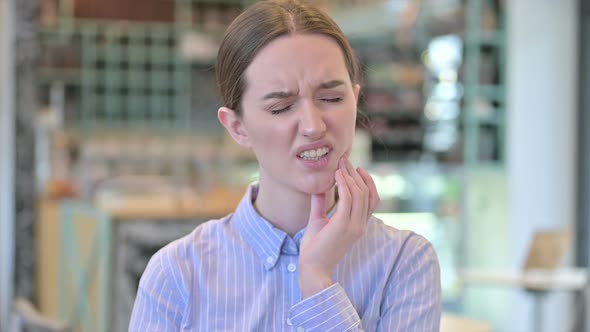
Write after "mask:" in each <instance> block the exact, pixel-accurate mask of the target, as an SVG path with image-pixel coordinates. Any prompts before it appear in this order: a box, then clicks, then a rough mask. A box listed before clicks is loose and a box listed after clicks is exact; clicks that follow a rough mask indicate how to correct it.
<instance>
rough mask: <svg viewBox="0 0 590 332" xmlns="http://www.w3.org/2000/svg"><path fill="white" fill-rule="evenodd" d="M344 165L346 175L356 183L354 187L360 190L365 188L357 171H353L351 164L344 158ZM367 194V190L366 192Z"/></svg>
mask: <svg viewBox="0 0 590 332" xmlns="http://www.w3.org/2000/svg"><path fill="white" fill-rule="evenodd" d="M344 165H345V167H346V170H347V171H348V174H349V175H350V176H351V177H352V178H353V179H354V182H355V183H356V185H357V186H358V187H359V188H361V190H363V189H365V188H367V189H368V187H367V186H366V184H365V181H364V180H363V178H361V176H360V175H359V174H358V173H357V171H356V170H355V169H354V166H352V163H351V162H350V159H348V158H346V159H345V160H344ZM367 193H368V190H367Z"/></svg>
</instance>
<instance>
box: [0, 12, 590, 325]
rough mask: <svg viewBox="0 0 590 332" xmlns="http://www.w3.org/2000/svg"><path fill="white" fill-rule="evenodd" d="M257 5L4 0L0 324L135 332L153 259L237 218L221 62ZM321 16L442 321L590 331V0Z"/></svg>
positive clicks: (390, 213)
mask: <svg viewBox="0 0 590 332" xmlns="http://www.w3.org/2000/svg"><path fill="white" fill-rule="evenodd" d="M253 2H254V1H253V0H249V1H248V0H242V1H239V0H141V1H140V0H116V1H115V0H101V1H99V0H0V331H20V330H23V329H22V327H23V326H27V324H30V325H35V326H37V325H39V326H41V325H44V326H46V327H47V326H49V327H51V328H53V330H50V331H65V329H67V328H71V330H72V331H126V330H127V324H128V321H129V317H130V313H131V309H132V305H133V301H134V298H135V291H136V288H137V285H138V281H139V278H140V276H141V274H142V272H143V270H144V268H145V266H146V264H147V262H148V260H149V258H150V257H151V255H153V254H154V253H155V252H156V251H157V250H158V249H159V248H161V247H162V246H163V245H165V244H166V243H168V242H170V241H172V240H174V239H176V238H178V237H181V236H183V235H184V234H187V233H189V232H190V231H191V230H192V229H193V228H194V227H196V226H197V225H198V224H200V223H202V222H204V221H206V220H209V219H212V218H219V217H222V216H225V215H226V214H228V213H230V212H231V211H233V209H234V208H235V206H236V205H237V203H238V201H239V199H240V198H241V196H242V194H243V193H244V190H245V188H246V186H247V185H248V184H249V183H251V182H252V181H254V180H255V179H256V176H257V167H256V163H255V159H254V156H253V155H252V154H251V153H250V152H249V151H246V150H243V149H241V148H239V147H238V146H237V145H236V144H235V143H233V141H231V139H229V137H228V136H227V135H226V134H225V132H224V130H223V128H222V126H221V125H220V124H219V123H218V122H217V119H216V111H217V108H218V107H219V106H220V104H219V99H218V97H217V93H216V90H215V81H214V62H215V60H214V58H215V55H216V51H217V47H218V44H219V41H220V38H221V36H222V34H223V31H224V29H225V28H226V27H227V25H228V24H229V23H230V22H231V21H232V19H233V18H235V17H236V16H237V15H239V13H240V12H241V11H242V10H243V9H244V8H245V7H246V6H248V5H249V4H251V3H253ZM313 3H315V4H317V5H318V6H321V7H323V8H325V9H326V10H327V11H328V13H330V14H331V15H332V16H333V17H334V18H335V20H336V21H337V22H338V23H339V25H340V26H341V27H342V29H343V31H344V32H345V34H346V35H347V36H348V37H349V39H350V40H351V42H352V44H353V46H354V48H355V50H356V52H357V54H358V56H359V58H360V60H361V62H362V64H363V72H364V77H363V84H362V87H363V88H362V95H361V101H360V105H359V109H360V110H361V111H362V116H359V120H358V129H357V135H356V139H355V146H354V148H353V153H352V158H353V160H354V163H355V164H357V165H362V166H364V167H366V168H367V169H368V170H369V171H370V173H371V174H372V175H373V177H374V178H375V180H376V183H377V187H378V190H379V192H380V195H381V198H382V202H381V205H380V206H379V208H378V211H377V215H378V217H380V218H382V219H383V220H384V221H385V222H386V223H388V224H390V225H392V226H395V227H398V228H402V229H411V230H414V231H415V232H417V233H419V234H422V235H424V236H425V237H427V238H428V239H429V240H430V241H431V242H432V243H433V245H434V247H435V248H436V251H437V254H438V257H439V260H440V264H441V273H442V287H443V309H444V312H445V315H444V316H445V318H444V322H443V328H444V329H446V331H453V332H461V331H473V332H477V331H479V332H483V331H506V332H528V331H533V332H539V331H548V332H549V331H551V332H554V331H590V319H589V317H590V316H589V315H588V314H587V312H588V309H587V308H588V306H587V305H586V302H587V301H586V290H587V289H588V272H587V271H588V270H587V268H588V266H589V263H590V207H589V204H588V202H589V199H590V196H589V194H590V144H589V143H590V91H589V89H590V53H589V50H590V5H589V1H586V0H562V1H548V0H543V1H535V0H513V1H509V0H321V1H319V0H316V1H313ZM269 310H272V308H269ZM455 324H458V325H455ZM18 326H21V328H19V327H18Z"/></svg>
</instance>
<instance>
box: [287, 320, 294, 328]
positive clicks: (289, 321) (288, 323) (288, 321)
mask: <svg viewBox="0 0 590 332" xmlns="http://www.w3.org/2000/svg"><path fill="white" fill-rule="evenodd" d="M287 325H289V326H292V325H293V323H291V319H290V318H287Z"/></svg>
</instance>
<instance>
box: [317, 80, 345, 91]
mask: <svg viewBox="0 0 590 332" xmlns="http://www.w3.org/2000/svg"><path fill="white" fill-rule="evenodd" d="M340 85H344V81H341V80H332V81H328V82H324V83H322V84H320V86H319V88H320V89H322V90H326V89H331V88H335V87H337V86H340Z"/></svg>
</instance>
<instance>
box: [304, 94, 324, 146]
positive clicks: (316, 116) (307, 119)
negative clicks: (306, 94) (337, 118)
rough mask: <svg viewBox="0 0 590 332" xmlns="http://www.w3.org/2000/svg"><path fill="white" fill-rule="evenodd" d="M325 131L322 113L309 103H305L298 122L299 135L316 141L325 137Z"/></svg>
mask: <svg viewBox="0 0 590 332" xmlns="http://www.w3.org/2000/svg"><path fill="white" fill-rule="evenodd" d="M326 129H327V127H326V122H325V121H324V118H323V115H322V111H321V110H320V109H318V108H317V107H316V106H315V105H314V104H313V103H311V102H307V103H305V104H304V105H303V107H302V110H301V118H300V120H299V132H300V133H301V135H303V136H305V137H308V138H311V139H318V138H322V137H323V136H324V135H325V133H326Z"/></svg>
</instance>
